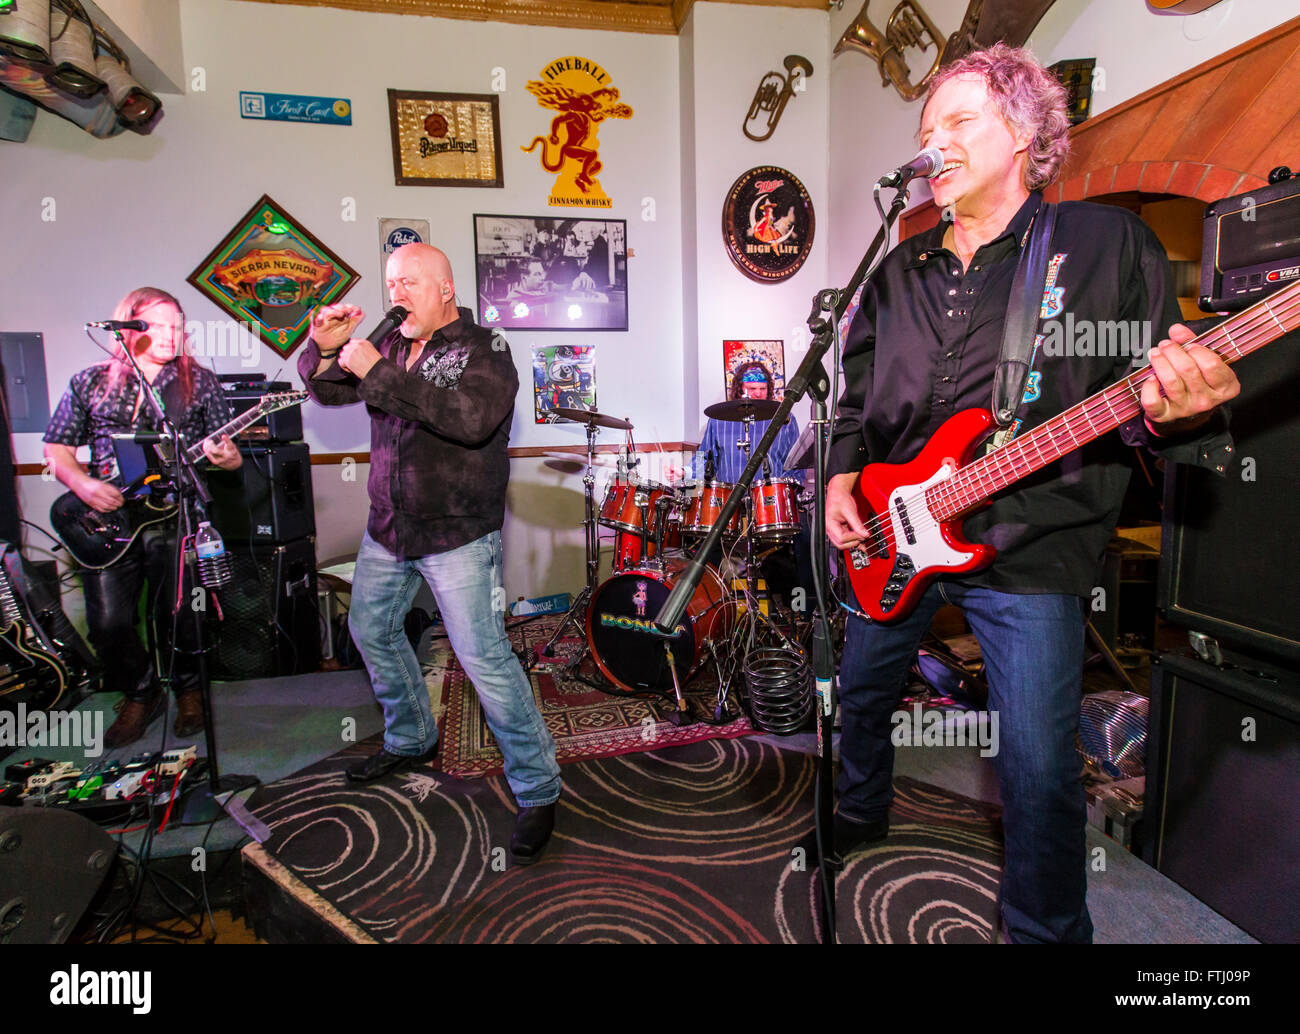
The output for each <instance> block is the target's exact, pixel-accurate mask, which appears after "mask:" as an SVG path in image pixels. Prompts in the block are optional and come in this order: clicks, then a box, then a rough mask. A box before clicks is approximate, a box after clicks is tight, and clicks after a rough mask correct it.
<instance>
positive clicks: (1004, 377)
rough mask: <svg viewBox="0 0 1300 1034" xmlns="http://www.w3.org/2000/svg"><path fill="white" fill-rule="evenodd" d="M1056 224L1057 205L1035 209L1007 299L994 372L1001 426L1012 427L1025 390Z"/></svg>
mask: <svg viewBox="0 0 1300 1034" xmlns="http://www.w3.org/2000/svg"><path fill="white" fill-rule="evenodd" d="M1055 227H1056V206H1055V205H1051V204H1048V203H1047V202H1046V201H1044V202H1043V203H1042V204H1041V205H1039V208H1038V211H1037V212H1035V213H1034V219H1033V223H1032V224H1031V225H1030V227H1029V240H1028V241H1027V242H1026V243H1025V244H1024V246H1023V247H1021V249H1020V261H1019V262H1018V263H1017V264H1016V278H1015V280H1014V281H1013V283H1012V285H1011V299H1010V301H1008V303H1007V319H1006V323H1005V324H1003V327H1002V355H1001V356H1000V357H999V359H998V368H997V371H996V372H995V373H994V375H993V417H994V419H995V420H997V422H998V424H999V426H1001V427H1010V426H1011V424H1012V423H1013V422H1014V421H1015V419H1016V411H1017V410H1018V409H1019V408H1020V403H1021V400H1022V399H1023V398H1024V394H1025V381H1026V380H1027V379H1028V377H1029V368H1030V365H1031V364H1032V363H1033V359H1034V338H1035V337H1036V336H1037V334H1038V318H1039V315H1040V313H1041V311H1042V307H1043V288H1044V286H1045V284H1046V282H1047V258H1048V255H1049V254H1050V253H1051V250H1052V230H1053V229H1054V228H1055Z"/></svg>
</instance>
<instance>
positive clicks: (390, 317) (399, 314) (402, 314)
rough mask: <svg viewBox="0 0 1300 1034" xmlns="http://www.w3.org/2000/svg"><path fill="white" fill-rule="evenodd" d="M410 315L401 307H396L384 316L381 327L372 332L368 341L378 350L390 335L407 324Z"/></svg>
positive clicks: (380, 322) (380, 323)
mask: <svg viewBox="0 0 1300 1034" xmlns="http://www.w3.org/2000/svg"><path fill="white" fill-rule="evenodd" d="M408 315H409V313H408V312H407V311H406V310H405V309H404V308H402V307H401V306H400V305H394V306H393V307H392V308H391V309H389V310H388V312H387V313H385V314H384V318H383V319H382V320H380V321H379V326H377V327H375V329H374V330H372V331H371V332H370V335H369V336H368V337H367V338H366V340H367V341H369V342H370V343H371V344H372V345H374V346H375V347H376V348H378V347H379V346H380V345H382V344H383V343H384V339H385V338H387V337H388V335H389V334H391V333H392V332H393V331H394V330H396V329H397V328H398V327H400V326H401V325H402V324H403V323H405V322H406V317H407V316H408Z"/></svg>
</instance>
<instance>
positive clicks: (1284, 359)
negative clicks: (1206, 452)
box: [1158, 331, 1300, 666]
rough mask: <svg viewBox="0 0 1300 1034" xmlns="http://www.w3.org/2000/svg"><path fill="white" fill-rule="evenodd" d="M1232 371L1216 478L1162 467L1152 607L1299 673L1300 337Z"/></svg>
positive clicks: (1276, 343)
mask: <svg viewBox="0 0 1300 1034" xmlns="http://www.w3.org/2000/svg"><path fill="white" fill-rule="evenodd" d="M1233 369H1234V370H1235V371H1236V372H1237V376H1238V377H1239V378H1240V380H1241V395H1240V396H1238V397H1237V398H1236V399H1234V400H1233V401H1232V402H1230V403H1229V404H1228V405H1229V409H1230V410H1231V412H1232V419H1231V428H1232V436H1233V440H1234V447H1233V451H1232V453H1231V455H1230V460H1231V462H1230V464H1229V466H1228V469H1227V471H1226V477H1219V476H1218V475H1216V474H1215V473H1214V472H1212V471H1209V470H1204V469H1202V468H1199V467H1190V466H1184V465H1181V464H1179V465H1174V464H1171V465H1170V466H1169V468H1168V470H1167V471H1166V474H1165V506H1164V511H1165V512H1164V529H1163V534H1162V538H1161V549H1162V556H1161V561H1160V569H1161V579H1160V592H1159V598H1158V603H1159V606H1160V607H1162V608H1163V609H1164V612H1165V618H1166V619H1167V620H1168V621H1170V622H1172V623H1173V624H1176V625H1180V626H1182V627H1184V628H1190V629H1194V630H1196V631H1199V632H1204V633H1206V634H1208V635H1211V636H1214V637H1215V638H1216V639H1218V640H1220V641H1221V642H1223V643H1224V644H1225V645H1228V646H1230V647H1233V648H1236V649H1240V650H1244V651H1246V652H1247V653H1252V654H1258V655H1260V656H1264V657H1268V658H1271V659H1273V660H1275V661H1277V662H1279V663H1283V664H1288V665H1291V666H1296V665H1300V588H1298V587H1297V584H1296V561H1295V529H1296V528H1297V527H1300V482H1298V481H1297V474H1296V472H1297V471H1298V470H1300V409H1298V408H1297V407H1296V404H1295V399H1296V394H1297V392H1300V331H1294V332H1292V333H1290V334H1287V335H1285V336H1284V337H1282V338H1280V339H1279V340H1277V341H1274V342H1272V343H1271V344H1269V345H1266V346H1265V347H1263V348H1261V349H1259V350H1258V351H1256V352H1253V353H1251V354H1250V355H1248V356H1246V358H1245V359H1242V360H1241V361H1240V362H1239V363H1237V364H1235V365H1234V367H1233Z"/></svg>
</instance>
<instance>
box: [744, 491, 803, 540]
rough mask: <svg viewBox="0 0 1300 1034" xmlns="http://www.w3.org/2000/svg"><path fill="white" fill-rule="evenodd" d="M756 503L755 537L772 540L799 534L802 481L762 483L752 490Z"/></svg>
mask: <svg viewBox="0 0 1300 1034" xmlns="http://www.w3.org/2000/svg"><path fill="white" fill-rule="evenodd" d="M749 495H750V498H751V499H752V500H753V503H754V537H755V538H760V539H765V540H768V541H783V540H785V539H792V538H794V537H795V536H796V535H797V534H799V507H798V498H799V482H798V481H795V480H794V479H793V478H772V479H770V480H768V481H760V482H759V483H758V484H756V485H754V487H753V488H751V489H750V490H749Z"/></svg>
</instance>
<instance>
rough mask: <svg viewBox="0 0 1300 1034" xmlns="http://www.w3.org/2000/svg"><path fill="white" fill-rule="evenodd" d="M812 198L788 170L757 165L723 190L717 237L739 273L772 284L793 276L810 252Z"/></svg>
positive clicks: (812, 218)
mask: <svg viewBox="0 0 1300 1034" xmlns="http://www.w3.org/2000/svg"><path fill="white" fill-rule="evenodd" d="M814 228H815V219H814V216H813V206H812V199H811V198H809V197H808V191H807V190H805V189H804V185H803V184H802V183H800V182H799V180H798V179H797V178H796V177H795V176H794V175H793V174H792V173H790V172H788V171H787V170H785V169H781V168H778V167H777V166H775V165H760V166H759V167H757V168H754V169H750V170H749V171H748V172H746V173H744V174H743V175H742V176H741V177H740V178H739V179H738V180H736V182H735V183H733V184H732V185H731V190H729V191H728V192H727V201H726V204H725V205H723V208H722V239H723V242H724V243H725V244H726V246H727V255H728V257H730V259H731V261H732V262H734V263H735V264H736V268H737V269H739V270H740V271H741V272H742V273H744V274H745V276H747V277H749V278H750V279H751V280H757V281H758V282H759V283H776V282H778V281H781V280H785V279H786V278H788V277H791V276H794V274H795V273H797V272H798V271H799V267H800V266H802V265H803V264H804V261H805V260H806V259H807V258H808V253H809V252H810V251H811V250H812V242H813V230H814Z"/></svg>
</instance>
